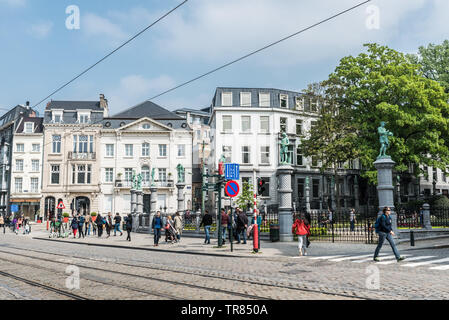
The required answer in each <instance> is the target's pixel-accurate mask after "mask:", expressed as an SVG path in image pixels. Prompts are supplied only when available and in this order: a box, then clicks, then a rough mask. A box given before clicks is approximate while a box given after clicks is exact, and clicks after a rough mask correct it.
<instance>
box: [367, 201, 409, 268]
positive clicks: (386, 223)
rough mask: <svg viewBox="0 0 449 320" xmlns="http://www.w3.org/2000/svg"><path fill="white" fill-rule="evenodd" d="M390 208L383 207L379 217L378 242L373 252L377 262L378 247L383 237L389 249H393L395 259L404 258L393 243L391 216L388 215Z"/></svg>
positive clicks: (380, 245) (381, 243) (382, 241)
mask: <svg viewBox="0 0 449 320" xmlns="http://www.w3.org/2000/svg"><path fill="white" fill-rule="evenodd" d="M390 213H391V209H390V208H389V207H385V208H384V209H383V214H382V216H380V217H379V219H380V220H379V232H378V233H379V244H378V245H377V248H376V252H375V253H374V261H376V262H378V261H380V259H379V258H378V256H379V252H380V249H381V248H382V245H383V243H384V241H385V238H386V239H387V241H388V242H389V243H390V246H391V249H393V253H394V255H395V257H396V260H397V261H398V262H399V261H402V260H404V259H405V258H404V257H401V256H400V255H399V252H398V249H397V248H396V244H395V243H394V239H393V236H394V232H393V229H392V227H391V217H390Z"/></svg>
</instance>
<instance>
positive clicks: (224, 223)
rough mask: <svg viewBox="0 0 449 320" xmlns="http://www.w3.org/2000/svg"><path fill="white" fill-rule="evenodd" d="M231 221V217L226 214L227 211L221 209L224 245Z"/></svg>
mask: <svg viewBox="0 0 449 320" xmlns="http://www.w3.org/2000/svg"><path fill="white" fill-rule="evenodd" d="M229 223H230V221H229V215H227V214H226V211H225V209H221V228H222V229H221V231H222V235H223V237H222V238H223V244H225V243H226V231H227V229H228V225H229Z"/></svg>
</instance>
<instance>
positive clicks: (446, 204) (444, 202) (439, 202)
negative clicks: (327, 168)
mask: <svg viewBox="0 0 449 320" xmlns="http://www.w3.org/2000/svg"><path fill="white" fill-rule="evenodd" d="M431 208H439V209H440V208H449V199H448V198H447V197H446V196H438V197H437V198H436V199H435V200H434V201H433V204H432V207H431Z"/></svg>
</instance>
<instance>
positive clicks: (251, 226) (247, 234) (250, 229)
mask: <svg viewBox="0 0 449 320" xmlns="http://www.w3.org/2000/svg"><path fill="white" fill-rule="evenodd" d="M253 227H254V225H253V224H252V225H250V226H249V227H248V229H247V230H246V236H247V237H248V238H249V236H250V235H251V232H252V231H253Z"/></svg>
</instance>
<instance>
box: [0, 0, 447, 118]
mask: <svg viewBox="0 0 449 320" xmlns="http://www.w3.org/2000/svg"><path fill="white" fill-rule="evenodd" d="M181 2H182V1H181V0H178V1H173V0H146V1H143V0H127V1H119V0H108V1H106V0H90V1H87V0H78V1H75V0H68V1H66V0H58V1H55V0H0V108H7V109H9V108H11V107H13V106H15V105H17V104H24V103H25V101H27V100H29V101H31V104H34V103H37V102H38V101H39V100H41V99H43V98H44V97H45V96H47V95H48V94H50V93H51V92H52V91H53V90H55V89H56V88H57V87H59V86H60V85H62V84H63V83H65V82H66V81H68V80H70V79H71V78H72V77H73V76H74V75H75V74H77V73H79V72H80V71H82V70H83V69H84V68H86V67H88V66H90V65H91V64H92V63H94V62H96V61H97V60H98V59H99V58H101V57H103V56H104V55H105V54H106V53H108V52H110V51H111V50H112V49H114V48H115V47H116V46H118V45H119V44H121V43H122V42H124V41H125V40H127V39H128V38H129V37H131V36H132V35H134V34H135V33H137V32H138V31H140V30H141V29H143V28H144V27H145V26H147V25H148V24H150V23H151V22H152V21H154V20H156V19H157V18H158V17H159V16H161V15H162V14H163V13H165V12H167V11H168V10H170V9H171V8H173V7H174V6H176V5H177V4H179V3H181ZM359 2H362V0H339V1H335V0H316V1H309V0H189V2H187V3H186V4H185V5H184V6H182V7H181V8H180V9H178V10H177V11H176V12H175V13H174V14H173V15H170V16H169V17H168V18H166V19H165V20H163V21H161V22H160V23H159V24H157V25H156V26H155V27H154V28H152V29H150V30H148V31H147V32H146V33H145V34H144V35H143V36H141V37H139V38H137V39H136V40H134V41H133V42H131V43H130V44H129V45H128V46H126V47H125V48H123V49H122V50H120V51H119V52H117V53H116V54H115V55H113V56H112V57H111V58H109V59H108V60H106V61H105V62H103V63H102V64H101V65H99V66H97V67H96V68H94V69H93V70H91V71H90V72H89V73H88V74H87V75H85V76H83V77H82V78H80V79H79V80H77V81H76V82H75V83H73V84H72V85H70V86H69V87H67V88H66V89H64V90H62V91H61V92H59V93H57V94H56V95H55V96H53V97H52V99H54V100H98V97H99V94H100V93H104V94H105V95H106V98H108V99H109V103H110V108H111V113H112V114H114V113H118V112H119V111H121V110H124V109H126V108H129V107H130V106H133V105H135V104H138V103H140V102H142V101H145V100H146V99H148V98H150V97H152V96H154V95H156V94H158V93H160V92H162V91H164V90H166V89H169V88H171V87H173V86H175V85H177V84H179V83H182V82H184V81H187V80H190V79H192V78H194V77H196V76H198V75H200V74H202V73H204V72H207V71H209V70H211V69H213V68H215V67H218V66H220V65H222V64H224V63H227V62H229V61H231V60H233V59H235V58H238V57H240V56H242V55H244V54H246V53H249V52H250V51H253V50H255V49H258V48H260V47H262V46H264V45H266V44H268V43H271V42H273V41H276V40H278V39H280V38H282V37H284V36H287V35H289V34H291V33H294V32H296V31H298V30H300V29H302V28H304V27H307V26H308V25H311V24H313V23H316V22H318V21H320V20H322V19H324V18H327V17H328V16H330V15H333V14H335V13H337V12H339V11H341V10H344V9H347V8H349V7H351V6H353V5H355V4H357V3H359ZM69 5H77V6H78V7H79V9H80V13H81V21H80V29H79V30H68V29H67V28H66V26H65V22H66V19H67V17H68V15H67V14H66V12H65V11H66V8H67V6H69ZM369 5H370V4H368V5H365V6H364V7H361V8H359V9H356V10H355V11H353V12H350V13H348V14H346V15H344V16H341V17H339V18H337V19H335V20H333V21H331V22H328V23H327V24H325V25H322V26H320V27H318V28H316V29H313V30H310V31H308V32H306V33H304V34H302V35H299V36H297V37H295V38H293V39H291V40H288V41H286V42H285V43H282V44H280V45H278V46H276V47H273V48H270V49H268V50H267V51H264V52H262V53H259V54H257V55H255V56H252V57H250V58H249V59H247V60H244V61H242V62H239V63H237V64H235V65H233V66H231V67H229V68H227V69H225V70H221V71H219V72H217V73H215V74H213V75H211V76H208V77H206V78H203V79H201V80H199V81H196V82H195V83H193V84H190V85H188V86H186V87H184V88H182V89H179V90H176V91H174V92H172V93H169V94H167V95H165V96H163V97H161V98H158V99H156V100H155V101H154V102H156V103H158V104H160V105H161V106H163V107H166V108H168V109H169V110H174V109H177V108H182V107H192V108H203V107H207V106H209V105H210V103H211V99H212V96H213V94H214V91H215V88H216V87H219V86H233V87H273V88H279V89H288V90H295V91H301V90H303V89H304V88H306V87H307V84H309V83H312V82H316V81H320V80H324V79H326V78H327V76H328V75H329V74H330V73H331V72H332V71H333V70H334V68H335V66H336V65H337V64H338V61H339V60H340V59H341V58H342V57H344V56H347V55H357V54H359V53H360V52H361V51H363V44H364V43H368V42H378V43H381V44H386V45H389V46H391V47H392V48H394V49H397V50H400V51H403V52H416V51H417V48H418V47H419V46H421V45H427V44H429V43H441V42H442V41H443V40H444V39H446V38H448V36H447V35H448V34H449V25H448V24H447V12H449V1H447V0H394V1H391V0H374V1H372V3H371V5H375V6H376V7H377V8H378V10H379V11H378V12H379V15H378V17H379V29H370V28H368V27H367V21H371V20H369V19H370V17H371V15H372V13H373V11H371V10H370V11H367V7H368V6H369ZM44 107H45V103H43V104H41V105H40V106H39V107H38V110H39V111H40V112H42V110H43V109H44ZM0 112H4V110H0Z"/></svg>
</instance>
